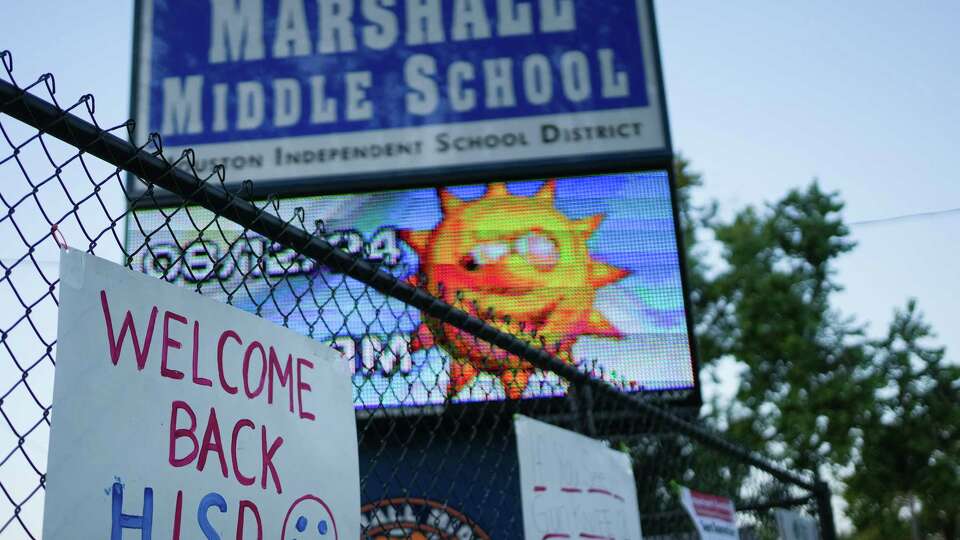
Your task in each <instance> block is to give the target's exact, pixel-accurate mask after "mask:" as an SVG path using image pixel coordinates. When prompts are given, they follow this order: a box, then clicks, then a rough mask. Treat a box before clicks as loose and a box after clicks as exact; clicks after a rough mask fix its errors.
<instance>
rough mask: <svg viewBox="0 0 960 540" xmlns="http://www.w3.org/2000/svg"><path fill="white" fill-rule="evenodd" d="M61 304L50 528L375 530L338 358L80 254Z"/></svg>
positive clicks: (254, 533)
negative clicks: (367, 514)
mask: <svg viewBox="0 0 960 540" xmlns="http://www.w3.org/2000/svg"><path fill="white" fill-rule="evenodd" d="M59 299H60V313H59V327H58V332H57V339H58V343H57V369H56V375H55V381H54V396H53V417H52V426H51V436H50V454H49V464H48V476H47V487H46V504H45V507H44V526H43V532H44V538H46V539H48V540H66V539H74V538H91V539H94V538H96V539H109V540H120V539H121V538H123V539H131V538H137V539H143V540H150V539H151V538H156V539H163V540H167V539H172V540H181V539H182V540H194V539H197V538H206V539H220V538H222V539H224V540H226V539H237V540H262V539H264V538H268V539H277V540H294V539H296V540H338V539H343V540H346V539H353V538H357V537H358V536H359V532H360V524H359V512H358V509H359V508H360V488H359V473H358V458H357V438H356V425H355V421H354V412H353V406H352V403H351V395H352V394H351V390H352V389H351V384H350V376H349V373H348V371H347V366H345V365H343V363H342V361H341V360H340V356H339V355H338V354H336V353H335V352H334V351H332V350H331V349H329V348H327V347H324V346H322V345H321V344H320V343H319V342H316V341H313V340H310V339H307V338H305V337H303V336H301V335H298V334H296V333H294V332H292V331H290V330H287V329H285V328H282V327H279V326H277V325H274V324H272V323H269V322H267V321H264V320H262V319H259V318H257V317H255V316H253V315H250V314H247V313H244V312H242V311H240V310H238V309H235V308H233V307H231V306H228V305H226V304H222V303H220V302H217V301H214V300H210V299H207V298H204V297H202V296H200V295H197V294H195V293H193V292H190V291H188V290H185V289H180V288H178V287H175V286H173V285H169V284H166V283H163V282H161V281H159V280H157V279H154V278H150V277H147V276H144V275H141V274H138V273H135V272H132V271H129V270H127V269H124V268H122V267H120V266H118V265H115V264H113V263H109V262H107V261H104V260H102V259H99V258H96V257H94V256H92V255H87V254H84V253H81V252H77V251H73V250H70V251H67V252H65V253H63V256H62V258H61V262H60V298H59Z"/></svg>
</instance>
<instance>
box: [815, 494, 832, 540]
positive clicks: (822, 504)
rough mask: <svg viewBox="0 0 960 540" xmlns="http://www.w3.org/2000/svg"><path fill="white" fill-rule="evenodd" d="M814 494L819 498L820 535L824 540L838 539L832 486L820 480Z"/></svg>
mask: <svg viewBox="0 0 960 540" xmlns="http://www.w3.org/2000/svg"><path fill="white" fill-rule="evenodd" d="M814 496H815V497H816V498H817V515H818V516H819V518H820V537H821V538H822V539H823V540H837V527H836V523H835V522H834V520H833V504H832V503H831V501H830V499H831V497H832V493H831V492H830V486H828V485H827V483H826V482H824V481H823V480H818V481H817V483H816V489H814Z"/></svg>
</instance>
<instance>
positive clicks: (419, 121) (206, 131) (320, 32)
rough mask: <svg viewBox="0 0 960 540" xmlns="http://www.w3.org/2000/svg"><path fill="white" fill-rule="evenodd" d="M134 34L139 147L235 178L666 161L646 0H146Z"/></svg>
mask: <svg viewBox="0 0 960 540" xmlns="http://www.w3.org/2000/svg"><path fill="white" fill-rule="evenodd" d="M136 27H137V39H136V52H135V62H134V66H135V75H134V96H135V100H134V105H133V107H134V115H135V117H136V118H137V126H138V136H139V138H140V140H143V139H144V138H145V137H146V136H147V135H148V134H149V133H152V132H157V133H160V134H161V135H162V137H163V141H164V145H165V153H167V154H168V155H176V154H179V152H180V151H181V150H183V149H184V148H193V149H194V150H195V151H196V155H197V161H196V164H195V165H196V167H197V168H198V170H199V171H200V172H201V173H203V172H210V171H211V170H212V169H213V167H214V166H215V165H217V164H223V165H225V166H226V167H227V168H228V178H229V179H230V180H231V181H240V180H242V179H245V178H251V179H254V180H257V181H258V182H257V183H258V184H260V185H264V184H269V188H270V189H271V190H273V191H276V190H277V189H278V188H281V189H282V188H283V187H284V186H286V187H288V188H291V189H292V190H294V191H300V192H305V191H320V192H322V191H325V190H327V191H329V190H331V189H335V190H340V191H346V190H350V189H354V188H357V187H374V186H377V187H388V186H390V185H399V184H404V183H406V184H410V183H411V182H412V183H417V181H418V180H419V181H431V182H434V181H437V180H438V179H442V178H449V177H453V176H456V177H457V178H459V179H469V178H475V177H480V176H482V177H483V178H484V179H490V178H488V177H490V176H491V173H495V175H496V177H497V178H498V179H503V178H510V177H519V176H524V175H534V176H538V177H542V176H544V175H549V174H555V173H559V172H566V173H568V174H569V173H573V172H587V171H592V170H600V169H611V168H615V167H617V166H618V165H619V166H628V165H629V166H631V167H637V166H641V165H643V164H661V165H662V164H664V163H665V162H666V161H667V160H668V159H669V156H670V152H669V136H668V133H667V124H666V116H665V113H664V108H663V95H662V84H661V77H660V73H659V65H658V56H657V51H656V39H655V26H654V22H653V14H652V9H651V6H650V3H649V0H606V1H604V2H595V1H588V0H205V1H197V0H141V1H140V2H139V3H138V6H137V25H136ZM333 186H335V187H333Z"/></svg>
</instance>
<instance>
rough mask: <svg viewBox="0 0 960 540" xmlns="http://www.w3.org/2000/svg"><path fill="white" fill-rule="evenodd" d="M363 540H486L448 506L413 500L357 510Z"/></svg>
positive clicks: (379, 503)
mask: <svg viewBox="0 0 960 540" xmlns="http://www.w3.org/2000/svg"><path fill="white" fill-rule="evenodd" d="M360 523H361V526H362V527H363V535H362V538H363V540H400V539H403V540H490V535H488V534H487V533H486V532H485V531H484V530H483V529H481V528H480V526H479V525H477V523H476V522H475V521H474V520H472V519H470V518H469V517H467V516H466V515H464V514H463V513H462V512H459V511H457V510H456V509H454V508H451V507H450V506H448V505H446V504H443V503H439V502H436V501H430V500H427V499H416V498H403V497H401V498H396V499H383V500H380V501H376V502H373V503H370V504H367V505H365V506H364V507H363V508H361V509H360Z"/></svg>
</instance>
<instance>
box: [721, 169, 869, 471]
mask: <svg viewBox="0 0 960 540" xmlns="http://www.w3.org/2000/svg"><path fill="white" fill-rule="evenodd" d="M842 209H843V204H842V202H840V200H839V197H838V196H837V194H836V193H828V192H825V191H823V190H822V189H821V188H820V186H819V185H818V184H817V183H813V184H812V185H810V186H809V187H808V188H806V189H804V190H794V191H791V192H790V193H789V194H787V196H786V197H785V198H784V199H783V200H781V201H779V202H777V203H775V204H773V205H770V206H769V207H767V208H766V209H764V210H758V209H756V208H753V207H750V208H747V209H745V210H743V211H741V212H740V213H739V214H738V215H737V216H736V217H735V218H734V219H733V220H732V221H731V222H729V223H721V224H718V225H716V226H715V227H714V231H715V234H716V238H717V239H718V240H719V242H720V243H721V245H722V257H723V261H724V263H725V265H724V267H723V269H722V270H721V271H720V272H719V273H718V274H717V275H716V277H715V279H714V280H713V283H712V285H711V286H712V288H713V290H714V295H715V296H716V300H715V302H714V304H713V305H712V306H711V309H712V312H713V313H714V320H713V323H712V324H711V325H710V326H709V328H707V329H706V332H707V334H708V337H707V339H708V341H711V342H714V343H716V344H717V349H718V350H719V351H721V352H722V353H725V354H729V355H732V356H733V357H734V358H736V359H737V360H738V361H740V362H742V363H743V364H744V365H745V366H746V369H745V370H744V371H743V374H742V376H741V378H740V381H739V382H740V386H739V389H738V392H737V394H736V400H735V403H734V406H733V408H732V409H731V410H730V412H729V418H728V422H729V429H730V432H731V434H732V435H733V436H734V437H735V438H737V439H739V440H741V441H744V442H746V443H748V444H750V445H751V446H753V447H755V448H762V449H765V450H766V451H767V452H768V453H770V454H771V455H773V456H774V457H777V458H781V459H784V460H786V461H788V462H789V463H791V464H793V466H795V467H799V468H803V469H807V470H818V469H819V467H821V466H823V465H828V464H834V465H843V464H846V463H848V462H849V460H850V458H851V457H852V450H853V448H854V445H855V443H856V430H855V429H854V428H855V427H856V426H858V425H860V423H861V422H862V418H861V415H862V412H863V411H864V408H865V407H866V406H867V405H868V404H869V403H870V402H871V400H872V395H873V386H874V384H873V381H872V374H871V370H870V369H869V364H870V359H869V354H870V353H869V349H868V347H867V346H866V338H865V337H864V336H863V332H862V328H860V327H858V326H855V325H854V324H853V323H852V322H851V321H850V320H849V319H846V318H844V317H842V316H841V315H840V314H838V313H837V312H836V310H834V309H833V308H832V307H831V300H832V297H833V295H834V293H836V292H837V291H839V290H840V286H839V285H838V284H837V282H836V281H835V263H836V259H837V258H838V257H840V256H841V255H843V254H845V253H847V252H849V251H850V250H851V249H853V247H854V243H853V242H852V241H851V240H850V239H849V230H848V229H847V227H846V226H845V225H844V223H843V221H842V219H841V216H840V212H841V210H842Z"/></svg>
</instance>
